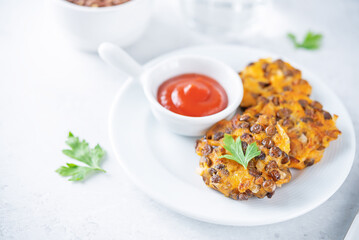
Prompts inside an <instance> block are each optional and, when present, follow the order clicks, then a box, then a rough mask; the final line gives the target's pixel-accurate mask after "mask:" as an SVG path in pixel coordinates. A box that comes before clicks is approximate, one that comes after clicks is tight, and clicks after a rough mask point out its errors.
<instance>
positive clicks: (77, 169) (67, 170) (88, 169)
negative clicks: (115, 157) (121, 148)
mask: <svg viewBox="0 0 359 240" xmlns="http://www.w3.org/2000/svg"><path fill="white" fill-rule="evenodd" d="M66 144H67V145H69V146H70V148H71V149H65V150H62V153H63V154H65V155H66V156H68V157H70V158H73V159H76V160H78V161H80V162H83V163H85V164H86V165H87V166H78V165H76V164H74V163H66V166H62V167H60V168H58V169H57V170H56V172H57V173H59V174H60V175H61V176H66V177H67V176H71V178H70V179H69V181H81V180H84V179H85V178H86V177H87V176H89V175H90V174H92V173H94V172H97V171H101V172H106V171H105V170H103V169H102V168H101V167H100V163H101V161H102V158H103V156H104V155H105V151H104V150H103V149H102V148H101V147H100V145H98V144H97V145H96V146H95V147H94V148H92V149H91V148H90V147H89V144H88V143H87V142H86V141H85V140H82V141H80V139H79V138H78V137H75V136H74V135H73V134H72V133H71V132H70V133H69V136H68V139H67V141H66Z"/></svg>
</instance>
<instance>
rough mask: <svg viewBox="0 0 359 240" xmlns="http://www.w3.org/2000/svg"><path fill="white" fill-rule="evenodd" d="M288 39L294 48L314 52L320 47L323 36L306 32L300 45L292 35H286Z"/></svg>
mask: <svg viewBox="0 0 359 240" xmlns="http://www.w3.org/2000/svg"><path fill="white" fill-rule="evenodd" d="M287 36H288V38H289V39H290V40H291V41H292V42H293V44H294V46H295V47H296V48H305V49H308V50H315V49H318V48H319V47H320V44H321V41H322V38H323V35H322V34H319V33H313V32H310V31H309V32H308V33H307V35H306V36H305V38H304V40H303V42H302V43H300V42H298V41H297V38H296V36H295V35H294V34H293V33H288V35H287Z"/></svg>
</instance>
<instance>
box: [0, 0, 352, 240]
mask: <svg viewBox="0 0 359 240" xmlns="http://www.w3.org/2000/svg"><path fill="white" fill-rule="evenodd" d="M170 2H172V1H168V0H158V1H157V2H156V14H157V15H156V16H155V17H154V19H153V20H152V22H151V24H150V27H149V28H148V30H147V32H146V34H145V36H144V37H143V39H142V40H140V41H139V42H137V43H136V44H134V45H133V46H131V47H129V48H128V49H127V50H128V51H129V52H130V53H131V54H132V55H133V56H134V57H135V58H136V59H138V60H139V61H140V62H143V63H144V62H146V61H148V60H149V59H151V58H153V57H155V56H158V55H160V54H162V53H164V52H167V51H169V50H173V49H177V48H180V47H186V46H190V45H193V44H199V43H203V42H208V41H207V40H204V39H201V38H199V37H197V36H193V35H191V34H190V32H188V31H187V30H186V29H185V27H184V26H183V24H182V22H181V20H180V18H179V13H178V11H177V10H176V9H177V8H176V7H175V6H176V5H175V4H173V5H172V4H170ZM159 4H162V6H160V5H159ZM273 11H274V12H273V13H272V14H271V16H273V17H272V19H271V20H268V21H265V23H264V24H263V28H265V29H266V31H264V32H263V33H262V34H258V33H257V34H254V33H251V34H247V35H246V36H245V37H243V38H242V39H241V41H240V42H239V43H240V44H245V45H249V46H253V47H260V48H263V49H267V50H270V51H273V52H277V53H278V54H283V55H286V56H288V57H289V58H292V59H294V60H295V61H296V62H298V63H299V64H301V65H305V66H306V67H307V68H308V69H310V70H311V71H312V72H315V73H316V74H317V75H320V76H322V78H324V79H327V84H328V85H329V86H330V87H331V88H332V89H334V90H335V92H336V93H337V94H338V95H339V97H340V98H341V99H342V100H343V102H344V104H345V105H346V106H347V108H348V110H349V112H350V114H351V117H352V119H353V121H354V125H355V129H356V135H359V127H358V120H357V119H358V118H359V110H358V107H357V104H358V102H359V97H358V93H357V91H358V89H359V81H358V79H357V76H359V70H358V69H359V68H358V65H359V59H358V54H359V45H358V43H357V39H358V38H359V30H358V29H359V15H358V12H359V2H358V1H354V0H353V1H350V0H344V1H334V0H333V1H325V3H324V2H323V1H319V0H316V1H311V0H305V1H286V0H280V1H279V0H278V1H276V3H275V4H274V9H273ZM47 22H48V21H47V19H46V18H45V16H44V11H43V4H42V2H41V1H40V2H39V1H35V0H34V1H31V2H30V1H25V0H24V1H19V0H11V1H1V2H0V74H1V75H0V164H1V167H0V239H241V238H244V239H259V240H260V239H265V240H270V239H293V240H297V239H298V240H299V239H333V240H337V239H343V238H344V236H345V233H346V231H347V229H348V228H349V226H350V224H351V221H352V220H353V218H354V216H355V214H356V212H357V211H358V209H359V192H358V190H357V189H358V186H357V183H358V181H359V163H358V162H357V161H356V162H355V163H354V166H353V169H352V171H351V173H350V175H349V177H348V179H347V181H346V182H345V183H344V185H343V186H342V187H341V189H340V190H339V191H338V192H337V193H336V194H335V195H334V196H333V197H332V198H330V199H329V200H328V201H327V202H326V203H324V204H323V205H322V206H320V207H319V208H317V209H315V210H313V211H312V212H310V213H308V214H306V215H304V216H301V217H299V218H296V219H293V220H290V221H287V222H284V223H280V224H274V225H269V226H263V227H249V228H248V227H247V228H245V227H224V226H218V225H212V224H207V223H202V222H199V221H196V220H192V219H189V218H186V217H183V216H181V215H178V214H176V213H174V212H172V211H170V210H167V209H166V208H164V207H162V206H161V205H159V204H157V203H156V202H154V201H152V200H151V199H150V198H148V197H147V196H146V195H145V194H143V193H142V192H141V191H139V190H138V189H137V188H136V187H135V186H134V185H133V184H132V182H130V181H129V180H128V179H127V177H126V175H124V173H123V171H122V169H121V168H120V167H119V165H118V163H117V161H116V160H115V158H114V155H113V153H112V150H111V148H110V144H109V139H108V133H107V128H108V125H107V123H108V112H109V108H110V104H111V102H112V100H113V98H114V96H115V93H116V92H117V90H118V89H119V87H120V86H121V85H122V84H123V80H124V75H123V74H121V73H118V72H116V71H115V70H113V69H112V68H110V67H107V66H106V65H105V64H103V63H102V62H101V61H100V60H99V58H98V57H97V56H96V55H89V54H85V53H81V52H77V51H74V50H72V49H69V48H67V47H66V46H64V45H63V44H62V41H61V36H58V35H57V34H56V31H55V30H54V29H50V28H48V25H47V24H44V23H47ZM307 29H313V30H317V31H321V32H323V33H324V36H325V41H324V44H323V48H322V49H321V50H320V51H316V52H307V51H300V50H294V49H293V48H292V47H291V45H290V44H289V43H288V41H287V39H286V38H285V37H284V36H283V35H284V34H285V33H286V32H287V31H288V30H290V31H295V32H297V33H304V32H305V31H306V30H307ZM69 130H71V131H73V132H74V133H75V134H77V135H80V136H81V137H83V138H85V139H87V140H88V141H89V142H90V143H92V144H95V143H97V142H99V143H101V145H102V146H103V147H104V148H105V149H106V150H107V151H108V155H107V158H106V160H105V161H104V163H103V167H104V168H105V169H106V170H107V171H108V173H107V174H98V175H96V176H93V177H92V178H90V179H89V180H88V181H86V182H85V183H70V182H67V181H66V180H65V179H63V178H61V177H59V176H58V175H57V174H56V173H54V170H55V169H56V168H57V167H59V166H60V165H61V164H63V163H64V162H65V161H66V160H67V158H66V157H64V156H63V155H62V153H61V149H63V148H64V147H65V145H64V140H65V138H66V134H67V131H69ZM357 155H358V154H357ZM343 161H345V159H343Z"/></svg>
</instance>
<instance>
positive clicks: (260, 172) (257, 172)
mask: <svg viewBox="0 0 359 240" xmlns="http://www.w3.org/2000/svg"><path fill="white" fill-rule="evenodd" d="M224 134H230V135H232V136H233V138H234V139H236V138H237V137H240V138H241V140H242V148H243V150H244V151H245V150H246V148H247V146H248V145H249V144H251V143H252V142H256V144H257V146H258V147H259V149H260V150H261V154H260V155H259V156H258V157H256V158H254V159H252V160H251V161H250V162H249V164H248V167H247V169H246V168H244V167H243V166H242V165H241V164H239V163H237V162H236V161H233V160H229V159H225V158H218V157H219V156H221V155H225V154H229V153H228V152H227V151H226V150H225V149H224V147H223V137H224ZM289 150H290V141H289V137H288V136H287V134H286V133H285V131H284V130H283V128H282V127H281V126H280V125H279V124H276V120H275V118H273V117H266V116H264V115H261V116H260V117H259V118H258V119H256V118H251V117H249V116H248V115H236V116H235V117H234V118H233V119H232V121H227V120H222V121H220V122H218V123H217V124H215V125H214V126H213V127H212V128H211V129H210V130H209V131H208V132H207V134H206V136H205V137H203V138H202V139H200V140H198V141H197V144H196V153H197V154H198V155H200V156H201V160H200V169H201V175H202V178H203V181H204V182H205V184H206V185H208V186H209V187H211V188H213V189H215V190H217V191H219V192H221V193H223V194H224V195H225V196H227V197H230V198H233V199H236V200H247V199H248V198H249V197H252V196H255V197H258V198H264V197H265V196H267V197H269V198H270V197H272V195H273V194H274V192H275V190H276V188H277V187H280V186H281V185H282V184H284V183H287V182H289V181H290V179H291V173H290V171H289V169H288V165H289V162H290V159H289V156H288V152H289Z"/></svg>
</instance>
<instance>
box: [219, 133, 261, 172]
mask: <svg viewBox="0 0 359 240" xmlns="http://www.w3.org/2000/svg"><path fill="white" fill-rule="evenodd" d="M223 143H224V145H223V147H224V148H225V149H226V150H227V151H228V152H230V153H231V154H232V155H228V154H226V155H223V156H220V157H219V158H227V159H230V160H234V161H236V162H237V163H239V164H241V165H242V166H243V167H245V168H247V166H248V163H249V161H250V160H252V159H253V158H255V157H257V156H259V155H260V154H261V151H260V150H259V148H258V146H257V144H256V143H255V142H253V143H251V144H249V146H248V147H247V150H246V154H244V153H243V149H242V141H241V138H240V137H238V138H237V139H236V141H234V139H233V137H232V136H231V135H228V134H225V135H224V139H223Z"/></svg>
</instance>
